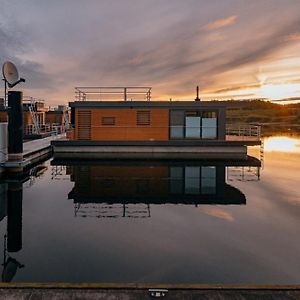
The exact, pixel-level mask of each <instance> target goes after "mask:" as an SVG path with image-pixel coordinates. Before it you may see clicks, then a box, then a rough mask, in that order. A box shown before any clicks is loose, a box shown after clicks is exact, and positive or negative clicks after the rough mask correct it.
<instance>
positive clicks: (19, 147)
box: [8, 91, 23, 161]
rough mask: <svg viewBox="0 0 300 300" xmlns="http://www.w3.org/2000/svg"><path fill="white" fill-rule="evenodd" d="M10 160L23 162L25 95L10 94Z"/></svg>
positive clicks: (13, 92) (10, 92)
mask: <svg viewBox="0 0 300 300" xmlns="http://www.w3.org/2000/svg"><path fill="white" fill-rule="evenodd" d="M8 160H9V161H22V160H23V93H22V92H17V91H9V92H8Z"/></svg>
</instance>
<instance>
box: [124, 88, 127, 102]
mask: <svg viewBox="0 0 300 300" xmlns="http://www.w3.org/2000/svg"><path fill="white" fill-rule="evenodd" d="M124 101H127V88H124Z"/></svg>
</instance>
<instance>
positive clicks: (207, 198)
mask: <svg viewBox="0 0 300 300" xmlns="http://www.w3.org/2000/svg"><path fill="white" fill-rule="evenodd" d="M61 163H62V164H65V163H66V162H65V161H64V162H63V161H61V162H59V161H57V160H54V161H53V162H52V164H53V165H55V166H54V168H55V167H59V164H61ZM57 164H58V166H57ZM230 164H231V165H233V166H236V164H232V162H227V163H225V162H221V161H195V160H191V161H183V160H180V161H178V160H177V161H166V160H164V161H150V160H148V161H138V160H136V161H130V160H127V161H90V162H89V163H88V164H87V163H83V162H82V164H80V163H79V164H78V163H75V162H70V164H69V165H68V166H67V174H69V175H70V177H71V180H72V181H74V183H75V184H74V187H73V189H72V191H71V192H70V193H69V195H68V197H69V198H70V199H73V201H74V204H75V212H76V215H80V214H82V215H86V216H88V215H89V216H96V217H104V216H106V217H108V216H111V217H112V216H117V215H118V214H117V210H119V215H121V216H130V217H133V216H134V214H133V212H134V211H136V212H139V215H140V214H142V215H145V213H146V212H147V211H148V212H149V211H150V207H149V205H150V204H186V205H201V204H220V205H228V204H236V205H237V204H246V198H245V195H244V194H243V193H241V192H240V191H239V190H238V189H237V188H235V187H233V186H231V185H229V184H227V183H226V166H227V165H230ZM245 165H247V166H254V167H257V168H259V167H260V162H259V161H258V160H256V159H253V160H247V161H245V163H244V164H239V166H245ZM58 170H59V169H58ZM57 174H58V176H61V174H62V173H61V172H58V173H57ZM137 205H138V208H137ZM142 207H144V209H142ZM148 215H149V214H148Z"/></svg>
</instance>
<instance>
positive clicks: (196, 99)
mask: <svg viewBox="0 0 300 300" xmlns="http://www.w3.org/2000/svg"><path fill="white" fill-rule="evenodd" d="M195 101H200V98H199V85H197V87H196V98H195Z"/></svg>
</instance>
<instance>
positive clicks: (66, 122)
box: [63, 110, 70, 129]
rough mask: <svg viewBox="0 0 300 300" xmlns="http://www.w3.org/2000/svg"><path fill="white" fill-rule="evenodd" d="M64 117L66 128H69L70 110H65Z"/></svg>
mask: <svg viewBox="0 0 300 300" xmlns="http://www.w3.org/2000/svg"><path fill="white" fill-rule="evenodd" d="M63 118H64V127H65V129H69V126H70V122H69V116H68V110H64V111H63Z"/></svg>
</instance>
